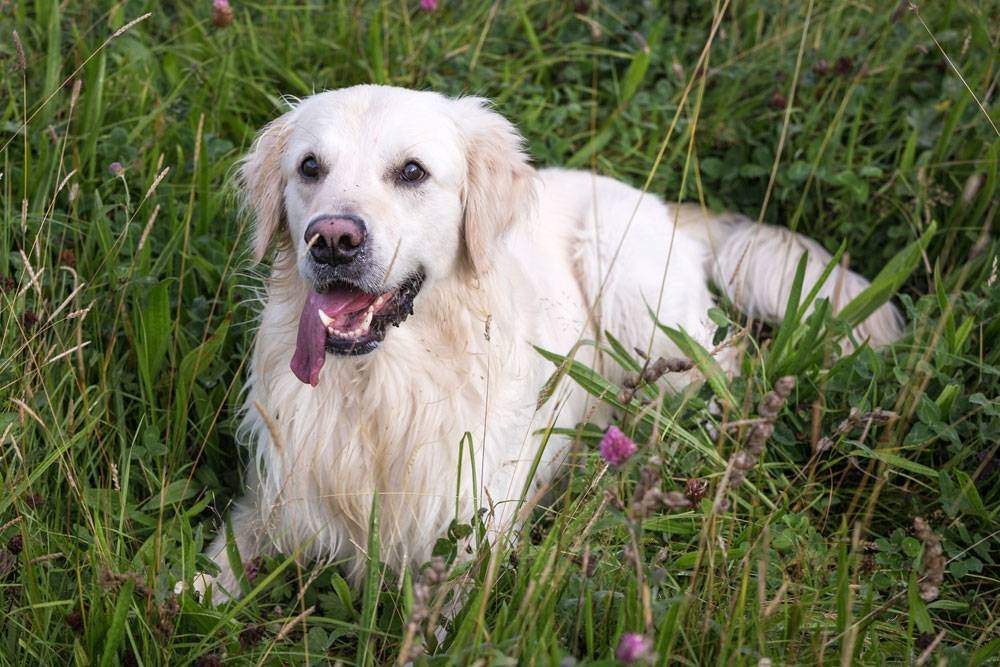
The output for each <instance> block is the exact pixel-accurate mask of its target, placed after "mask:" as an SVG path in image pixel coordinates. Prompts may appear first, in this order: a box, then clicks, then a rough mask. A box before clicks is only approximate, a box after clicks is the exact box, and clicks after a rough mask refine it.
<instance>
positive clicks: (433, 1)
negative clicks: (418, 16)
mask: <svg viewBox="0 0 1000 667" xmlns="http://www.w3.org/2000/svg"><path fill="white" fill-rule="evenodd" d="M437 8H438V0H420V9H422V10H424V11H425V12H433V11H434V10H436V9H437Z"/></svg>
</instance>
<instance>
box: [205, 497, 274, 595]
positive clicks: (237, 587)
mask: <svg viewBox="0 0 1000 667" xmlns="http://www.w3.org/2000/svg"><path fill="white" fill-rule="evenodd" d="M255 487H256V483H255V484H254V485H252V486H251V487H250V491H248V492H247V494H246V495H244V496H243V497H242V498H240V499H239V500H238V501H237V502H236V503H235V504H234V505H233V508H232V510H231V512H230V523H231V524H232V527H233V542H234V544H235V546H236V550H237V551H238V552H239V557H240V560H241V561H243V564H245V563H248V562H250V561H252V560H254V559H255V558H257V557H258V556H265V555H269V554H272V553H274V547H273V546H272V544H271V541H270V539H269V538H268V537H267V531H266V530H265V527H264V525H263V521H262V519H261V512H260V506H259V502H258V495H257V493H256V491H255ZM205 555H206V556H208V558H210V559H211V560H212V562H214V563H215V564H216V565H217V566H218V568H219V572H218V574H216V575H215V576H212V575H209V574H206V573H204V572H199V573H198V574H197V575H195V577H194V582H193V587H194V590H195V591H197V592H198V594H199V595H200V596H201V597H202V599H204V597H205V593H206V591H207V590H208V589H209V588H211V590H212V603H213V604H222V603H225V602H228V601H229V600H232V599H234V598H238V597H240V596H241V595H243V593H244V591H243V590H242V589H241V584H240V582H239V580H238V578H237V576H236V568H234V567H233V565H232V563H230V559H229V549H228V540H227V538H226V529H225V527H224V526H223V527H222V528H220V530H219V532H218V534H217V535H216V536H215V539H213V540H212V543H211V544H210V545H209V547H208V549H206V550H205Z"/></svg>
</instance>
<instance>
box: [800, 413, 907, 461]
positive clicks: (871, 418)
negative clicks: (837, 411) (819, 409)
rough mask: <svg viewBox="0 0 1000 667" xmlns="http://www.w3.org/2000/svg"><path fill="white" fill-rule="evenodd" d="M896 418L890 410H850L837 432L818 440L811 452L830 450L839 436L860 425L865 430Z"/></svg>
mask: <svg viewBox="0 0 1000 667" xmlns="http://www.w3.org/2000/svg"><path fill="white" fill-rule="evenodd" d="M897 416H898V415H897V414H896V413H895V412H892V411H891V410H883V409H882V408H875V409H874V410H870V411H868V412H861V411H860V410H858V409H857V408H851V412H850V413H849V414H848V415H847V419H845V420H844V421H842V422H840V425H839V426H837V430H836V431H834V432H833V435H830V436H824V437H822V438H820V439H819V440H818V441H817V442H816V445H815V446H814V447H813V450H814V451H815V452H816V453H819V452H825V451H826V450H828V449H831V448H832V447H833V446H834V444H835V443H836V441H837V440H839V439H840V437H841V436H843V435H844V434H846V433H847V432H848V431H851V430H852V429H854V428H857V427H858V426H860V425H861V424H866V426H865V428H866V429H867V428H868V427H869V426H871V425H872V424H888V423H889V422H891V421H892V420H894V419H895V418H896V417H897Z"/></svg>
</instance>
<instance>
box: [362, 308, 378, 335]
mask: <svg viewBox="0 0 1000 667" xmlns="http://www.w3.org/2000/svg"><path fill="white" fill-rule="evenodd" d="M374 317H375V309H374V308H369V309H368V313H367V314H365V319H364V321H362V322H361V326H360V327H358V329H360V330H361V331H368V327H370V326H371V325H372V318H374Z"/></svg>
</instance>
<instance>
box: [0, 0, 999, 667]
mask: <svg viewBox="0 0 1000 667" xmlns="http://www.w3.org/2000/svg"><path fill="white" fill-rule="evenodd" d="M422 4H423V5H424V8H421V4H420V3H417V2H416V1H414V0H396V1H389V0H382V1H381V2H371V3H365V4H355V3H349V2H346V1H343V0H342V1H340V2H329V3H325V2H308V3H282V4H274V5H272V4H270V3H259V2H240V1H239V0H232V2H231V4H230V3H226V2H223V1H217V2H216V3H215V6H214V8H213V3H210V2H208V1H207V0H201V1H199V2H198V3H194V4H191V3H158V2H152V1H151V0H129V1H126V2H111V1H110V0H95V1H94V2H88V3H77V2H56V1H55V0H37V1H35V2H18V1H17V0H15V1H14V2H11V1H9V0H7V1H3V2H0V26H2V30H0V58H2V60H0V68H2V74H0V90H2V95H0V172H2V177H0V193H2V203H0V215H2V219H3V224H2V226H0V478H2V485H3V486H2V488H3V493H2V494H0V663H2V664H26V665H37V664H47V665H51V664H67V663H75V664H97V663H100V664H102V665H109V664H112V665H113V664H143V665H149V664H171V665H183V664H199V665H213V664H221V663H222V662H225V663H227V664H261V663H264V664H316V663H323V662H325V661H334V660H340V661H342V662H343V663H345V664H366V665H367V664H389V663H392V662H394V661H397V660H398V659H399V657H400V654H401V651H402V652H404V653H406V654H407V656H410V657H413V658H414V659H415V660H416V662H417V664H422V663H426V664H444V663H449V662H454V663H459V664H470V663H473V662H476V661H480V662H478V663H477V664H487V663H488V664H497V665H501V664H528V663H533V664H551V665H560V664H574V662H575V663H579V664H583V663H587V664H600V663H603V664H613V663H614V661H615V660H616V657H615V652H616V648H620V649H621V652H620V653H619V655H618V657H619V658H628V659H631V658H636V659H638V660H643V659H645V660H656V661H660V662H664V663H666V662H669V663H680V664H703V663H706V664H708V663H725V664H765V663H766V662H768V661H769V663H770V664H776V663H789V664H792V663H819V662H822V663H831V664H836V663H839V664H848V663H850V662H852V661H858V662H862V663H888V662H891V663H913V662H916V663H917V664H931V663H932V664H938V663H939V662H940V661H945V662H947V663H954V664H963V665H964V664H977V665H978V664H984V663H986V664H988V663H992V664H996V662H997V660H998V656H1000V639H998V636H1000V568H998V562H1000V539H998V534H1000V532H998V531H1000V484H998V481H1000V480H998V475H1000V465H998V461H997V454H998V452H997V449H998V446H1000V445H998V443H1000V401H998V388H1000V345H997V341H1000V319H998V315H997V313H998V312H1000V290H998V288H997V283H996V281H997V254H998V243H997V241H996V239H995V232H993V231H991V226H992V225H995V224H996V213H997V202H998V199H997V162H998V152H1000V141H998V138H1000V134H998V130H997V125H998V123H1000V113H998V110H997V105H996V102H995V100H996V97H997V84H998V64H1000V63H998V59H997V53H998V52H1000V49H998V41H1000V32H998V29H1000V24H998V22H997V16H1000V6H998V3H997V2H996V1H995V0H982V1H979V2H977V1H974V0H946V1H942V2H934V3H932V2H916V1H914V2H908V1H907V0H903V2H900V3H896V2H888V0H886V1H882V2H877V1H874V0H857V1H853V2H848V1H846V0H831V1H829V2H813V1H812V0H808V1H807V0H802V1H801V2H783V1H779V0H741V1H740V2H730V1H729V0H716V1H715V2H708V1H706V2H702V3H683V2H679V3H678V2H665V3H659V2H617V1H609V2H604V1H602V0H593V1H587V0H584V1H582V2H577V3H573V2H566V1H561V2H549V1H542V0H510V1H509V2H500V1H499V0H498V1H497V2H473V1H471V0H470V1H469V2H462V3H459V2H451V1H449V0H439V2H436V3H435V2H428V1H427V0H425V1H424V3H422ZM433 5H436V8H431V6H433ZM360 82H380V83H391V84H395V85H400V86H409V87H416V88H427V89H434V90H439V91H441V92H445V93H449V94H462V93H474V94H480V95H484V96H487V97H490V98H492V99H494V100H495V102H496V107H497V109H498V110H499V111H501V112H502V113H504V114H505V115H507V116H508V117H509V118H511V119H512V120H513V121H514V122H516V123H517V124H518V125H519V127H520V128H521V129H522V131H523V132H524V135H525V137H526V139H527V142H528V146H529V148H530V151H531V153H532V155H533V156H534V158H535V161H536V162H537V163H538V164H540V165H566V164H568V165H572V166H577V167H580V168H584V169H592V170H595V171H597V172H599V173H603V174H609V175H612V176H615V177H618V178H621V179H624V180H625V181H628V182H630V183H632V184H634V185H636V186H640V187H642V186H645V187H647V188H648V189H649V190H650V191H651V192H655V193H657V194H659V195H662V196H664V197H666V198H668V199H672V200H684V201H688V202H692V203H696V204H697V203H700V204H703V205H704V206H706V207H708V208H710V209H714V210H735V211H739V212H742V213H744V214H746V215H748V216H750V217H751V218H760V219H762V220H764V221H767V222H770V223H775V224H782V225H786V226H789V227H791V228H794V229H797V230H799V231H801V232H804V233H807V234H809V235H811V236H813V237H815V238H817V239H819V240H820V241H821V242H822V243H823V244H824V245H825V246H827V247H828V248H829V249H830V250H831V251H837V250H838V249H839V248H841V247H843V248H844V251H845V254H844V256H843V257H842V259H843V258H845V257H849V261H850V264H851V266H852V267H854V268H856V269H857V270H859V271H861V272H862V273H864V274H866V275H868V276H869V277H872V278H874V277H875V276H877V275H878V276H879V278H878V280H876V284H877V286H878V288H877V289H876V290H874V291H872V292H870V293H868V294H866V295H864V298H863V299H862V300H861V301H860V302H859V303H857V304H855V305H854V310H853V311H852V312H851V313H850V315H852V316H853V317H857V316H858V315H859V314H861V313H863V312H864V311H865V309H867V308H870V307H872V306H874V305H877V304H878V303H880V302H881V301H884V300H885V299H887V298H890V296H892V298H893V299H894V300H895V301H896V303H897V304H898V305H899V306H900V308H901V309H902V311H903V312H904V313H905V315H906V318H907V325H906V335H905V337H904V338H903V340H901V341H900V342H899V343H898V344H896V345H894V346H892V347H891V348H888V349H886V350H882V351H872V350H870V349H868V348H866V347H862V348H861V349H859V350H858V351H857V352H856V353H853V354H851V355H849V356H845V357H840V358H838V357H837V356H835V355H834V354H833V350H834V347H835V345H834V340H835V339H836V338H837V337H842V336H843V334H844V332H845V331H846V329H847V326H846V324H845V323H844V321H843V320H844V319H850V317H847V316H845V317H844V318H838V319H833V318H831V317H829V315H828V314H825V313H821V314H820V315H817V316H814V317H811V318H804V317H799V316H798V309H793V312H794V314H793V316H791V317H789V318H787V319H786V320H785V322H782V323H780V324H773V325H771V326H769V327H765V326H760V325H759V324H757V323H752V322H748V321H747V320H746V319H745V318H743V316H741V315H740V314H738V313H737V312H736V311H734V310H733V309H732V308H730V307H728V306H727V305H726V304H722V305H721V306H720V308H719V309H717V310H716V311H713V313H712V315H713V317H714V318H715V319H716V320H717V321H719V322H720V323H722V324H723V325H724V328H725V330H726V332H727V333H728V334H731V335H735V336H737V337H738V338H739V340H740V341H741V343H742V344H743V345H744V346H745V357H744V362H743V375H742V378H741V379H737V380H734V381H732V382H727V381H726V380H725V379H724V378H722V377H719V376H716V375H713V374H712V368H711V364H710V361H709V360H708V357H707V356H706V355H704V354H701V353H699V350H694V349H692V350H691V355H692V357H693V358H694V359H695V361H696V362H697V363H698V364H699V366H700V367H701V368H702V370H703V371H705V372H706V373H707V374H708V375H709V377H710V378H711V381H710V382H708V383H706V384H705V385H704V386H702V387H701V388H700V389H697V390H695V391H692V392H689V393H686V394H683V395H680V396H669V395H666V394H664V393H663V392H662V387H663V385H664V382H663V380H662V379H661V380H654V381H653V382H651V383H646V384H644V385H641V386H640V387H638V389H637V390H636V391H635V392H634V393H635V397H634V398H633V400H632V401H630V402H624V403H623V402H621V401H620V398H625V399H628V398H629V397H628V396H619V394H620V392H621V390H622V389H623V388H621V387H613V386H607V384H606V383H605V382H603V380H602V379H601V378H600V377H598V376H595V375H594V374H592V373H589V372H588V371H587V370H586V369H584V368H581V367H572V368H568V372H569V374H570V375H571V376H572V377H573V379H574V381H577V382H579V383H580V384H581V385H583V386H584V387H586V388H587V389H588V390H589V391H592V392H594V393H595V395H599V396H601V398H602V400H610V401H614V402H617V403H618V406H619V409H618V414H617V418H616V422H615V423H616V424H617V426H618V427H620V428H621V429H622V431H623V433H624V436H623V437H628V438H630V439H632V440H634V441H635V442H636V443H638V452H637V453H636V454H635V455H634V456H632V457H631V458H630V459H629V460H627V461H626V462H625V463H624V464H623V465H622V466H621V467H620V468H614V467H608V466H607V465H606V464H605V461H604V459H603V458H602V456H601V454H600V451H599V444H598V443H599V441H600V439H601V437H602V434H603V433H604V431H605V430H606V429H607V428H608V426H609V424H603V423H602V424H589V425H583V426H582V427H580V428H579V429H576V430H575V433H577V434H578V435H579V443H580V444H579V448H578V449H579V452H578V455H577V457H576V458H575V459H574V463H573V466H572V467H571V471H572V473H571V475H570V478H569V480H568V482H567V484H566V487H565V488H564V489H562V490H561V491H560V493H559V494H558V496H557V497H556V498H555V499H554V501H553V502H552V503H551V504H550V505H549V506H548V507H547V508H543V509H538V510H537V511H536V512H535V514H534V516H533V517H532V521H531V525H530V529H529V530H528V531H527V532H526V537H525V539H524V540H522V542H521V544H520V546H519V547H518V548H517V549H516V550H515V551H513V552H502V551H498V552H495V553H492V554H490V553H488V552H486V550H483V552H482V553H481V554H479V556H480V557H479V558H477V559H476V560H474V565H473V567H472V568H471V569H470V570H468V572H466V573H465V574H466V575H467V577H468V578H469V579H471V584H469V585H470V590H471V593H470V595H469V598H468V600H467V602H466V604H465V607H464V609H463V611H462V612H461V613H459V615H458V616H457V618H456V619H455V622H454V624H453V626H452V627H451V629H450V631H449V632H448V634H447V637H446V638H445V640H444V643H443V644H442V645H440V646H438V645H436V641H435V638H434V635H433V633H428V632H427V630H428V629H430V630H433V627H434V625H435V621H434V620H433V618H431V619H427V618H423V619H422V618H421V614H422V612H425V611H427V610H428V608H429V609H430V611H431V612H433V610H434V609H436V608H437V607H439V606H440V604H439V603H440V602H441V596H442V595H443V594H444V593H445V592H446V591H447V584H441V583H440V581H441V580H447V579H448V578H449V576H457V574H460V573H456V571H455V568H451V567H450V566H449V557H450V556H451V555H452V554H453V552H454V542H455V540H456V539H457V538H459V537H460V536H462V535H465V534H468V532H469V531H470V530H471V531H476V530H478V528H479V526H476V525H472V526H469V525H467V524H465V523H463V522H467V521H469V520H470V518H469V517H460V518H459V519H460V521H459V522H457V523H456V525H455V526H453V529H452V531H451V535H450V541H449V539H448V538H446V539H445V540H443V541H442V543H441V544H440V553H441V555H442V560H439V561H435V562H434V563H433V564H431V565H430V566H429V567H428V568H426V569H424V570H422V571H421V572H419V573H416V574H414V576H413V577H412V578H411V577H409V576H408V577H406V578H405V579H404V580H402V581H400V580H397V579H396V578H395V577H393V576H392V575H390V574H388V573H386V572H384V570H383V569H382V568H381V567H380V566H379V564H378V560H377V558H373V559H372V562H371V563H370V565H369V568H368V573H367V576H366V581H367V582H369V583H368V585H367V586H365V587H364V589H363V590H361V591H358V590H353V589H351V588H349V587H348V586H347V585H346V583H345V581H344V580H343V579H342V578H341V575H340V574H339V573H338V571H337V569H336V568H328V569H325V570H309V569H305V568H301V567H299V566H297V565H296V564H294V563H292V562H290V561H289V560H287V559H284V558H276V559H272V560H267V561H262V562H251V563H246V566H245V572H244V576H245V577H246V579H247V585H248V588H249V589H251V590H252V593H251V594H250V595H248V596H247V597H245V598H244V600H243V601H242V602H240V603H238V604H233V605H229V606H224V607H221V608H218V609H212V608H209V607H207V606H204V605H202V604H200V603H199V602H198V601H197V600H196V599H195V598H194V597H193V596H192V595H191V593H189V592H181V593H179V594H178V593H175V590H174V585H175V582H176V581H177V580H178V579H182V578H185V577H188V578H189V577H190V575H191V573H193V572H194V571H195V570H197V569H199V568H202V567H204V566H205V563H204V562H202V561H200V559H199V555H198V554H199V553H200V552H201V550H202V548H203V546H204V544H205V542H206V540H207V538H208V536H210V535H211V533H212V531H213V530H214V528H215V526H216V525H217V523H218V517H219V515H220V513H221V512H224V510H225V508H226V506H227V503H228V502H229V501H230V500H231V499H232V498H233V497H234V495H235V494H236V493H237V491H238V488H239V485H240V475H241V473H240V470H239V467H240V466H238V465H236V464H235V462H236V461H237V460H238V458H239V456H240V455H241V454H240V449H239V447H238V444H237V441H236V437H235V425H236V423H237V415H236V408H237V406H238V405H239V389H240V386H241V382H242V380H243V378H244V372H245V369H246V355H247V350H248V344H249V341H250V338H251V336H252V333H253V318H254V313H255V312H256V308H257V303H256V302H255V295H256V294H257V288H258V287H259V285H260V284H261V280H262V279H263V270H262V269H261V268H260V267H257V266H254V265H253V264H252V263H251V260H250V258H249V255H248V253H247V251H246V248H247V243H246V237H247V234H246V228H247V223H248V220H247V217H246V216H245V215H244V214H242V213H241V212H240V209H239V206H238V201H237V198H236V196H235V187H234V184H233V179H232V175H233V171H234V164H235V162H236V160H237V159H238V158H239V156H240V154H241V153H242V152H243V151H245V150H246V148H247V146H248V144H249V142H250V141H251V139H252V137H253V135H254V132H255V131H256V130H257V129H258V128H259V127H261V125H263V124H264V123H265V122H266V121H268V120H269V119H271V118H273V117H274V116H276V115H278V114H279V113H280V112H281V111H282V110H283V109H284V108H285V102H284V101H283V98H284V97H285V96H290V97H301V96H305V95H308V94H310V93H311V92H313V91H318V90H323V89H326V88H333V87H339V86H345V85H349V84H354V83H360ZM893 258H896V259H893ZM893 293H895V295H893ZM599 344H601V345H603V346H604V347H606V348H607V349H608V350H609V352H610V353H611V354H612V355H613V356H614V358H616V359H617V360H618V361H619V362H620V363H622V364H625V365H626V366H634V367H635V368H636V369H637V370H638V369H641V364H643V363H644V362H643V360H642V359H641V357H638V356H637V355H636V354H635V353H633V352H632V351H630V350H622V349H619V348H616V346H615V341H614V340H613V339H612V338H605V339H603V340H602V341H600V343H599ZM552 359H553V362H554V363H553V371H555V370H556V369H557V368H559V367H560V359H559V358H557V357H552ZM563 368H564V370H566V367H564V366H563ZM785 376H794V378H795V385H794V388H791V389H789V382H783V381H780V378H783V377H785ZM540 389H541V388H540ZM625 389H626V393H630V392H631V390H629V389H628V388H625ZM772 391H776V392H777V393H776V394H774V395H771V396H768V393H769V392H772ZM641 398H647V399H649V400H650V402H649V404H648V405H644V404H643V402H642V401H641V400H640V399H641ZM762 401H763V403H764V405H763V407H758V406H759V404H761V402H762ZM716 408H718V409H716ZM852 411H857V412H856V413H855V412H852ZM751 420H755V421H751ZM563 426H565V427H566V428H568V429H574V426H575V425H572V424H567V425H563ZM772 427H773V434H772V433H770V430H771V428H772ZM618 444H619V445H621V444H622V442H621V441H620V440H619V441H618ZM626 449H627V447H626ZM615 451H616V452H619V453H620V452H621V451H625V450H623V449H621V448H619V449H616V450H615ZM740 452H743V453H742V454H741V453H740ZM740 474H745V477H746V479H745V481H744V482H743V483H742V484H736V483H735V480H734V475H735V476H738V475H740ZM651 489H659V491H658V492H656V491H651ZM720 489H721V491H720ZM717 501H718V502H717ZM371 546H372V550H373V554H377V544H375V545H371ZM300 591H304V593H302V594H301V595H300V594H299V592H300ZM432 616H433V613H432ZM629 633H634V634H635V635H638V636H627V637H625V639H624V640H623V639H622V637H623V636H625V635H627V634H629Z"/></svg>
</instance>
